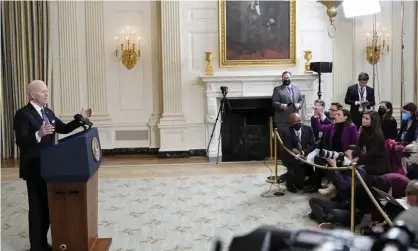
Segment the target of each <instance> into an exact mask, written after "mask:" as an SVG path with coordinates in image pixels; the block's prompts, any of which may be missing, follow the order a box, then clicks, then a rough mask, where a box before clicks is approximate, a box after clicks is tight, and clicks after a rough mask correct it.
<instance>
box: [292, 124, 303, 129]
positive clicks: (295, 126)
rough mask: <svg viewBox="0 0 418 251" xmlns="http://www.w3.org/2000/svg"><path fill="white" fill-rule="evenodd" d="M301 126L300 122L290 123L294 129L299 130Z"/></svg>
mask: <svg viewBox="0 0 418 251" xmlns="http://www.w3.org/2000/svg"><path fill="white" fill-rule="evenodd" d="M301 127H302V123H296V124H293V125H292V128H293V129H294V130H296V131H299V130H300V128H301Z"/></svg>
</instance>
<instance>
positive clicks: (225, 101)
mask: <svg viewBox="0 0 418 251" xmlns="http://www.w3.org/2000/svg"><path fill="white" fill-rule="evenodd" d="M220 89H221V93H222V99H221V103H220V105H219V110H218V114H217V115H216V119H215V124H214V125H213V129H212V133H211V134H210V139H209V143H208V147H207V148H206V155H208V156H209V147H210V144H211V143H212V139H213V135H214V133H215V129H216V125H217V124H218V121H219V118H221V125H220V131H219V137H218V151H217V154H216V164H218V162H219V150H220V142H221V137H222V117H223V116H224V114H225V104H227V105H228V108H229V109H230V110H231V106H230V105H229V102H228V99H227V98H226V95H228V86H221V88H220Z"/></svg>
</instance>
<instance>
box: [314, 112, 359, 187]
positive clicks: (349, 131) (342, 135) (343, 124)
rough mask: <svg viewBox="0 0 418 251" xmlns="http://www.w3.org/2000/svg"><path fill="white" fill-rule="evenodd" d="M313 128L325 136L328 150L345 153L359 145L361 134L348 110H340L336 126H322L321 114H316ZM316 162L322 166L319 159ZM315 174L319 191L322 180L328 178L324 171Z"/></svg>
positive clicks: (336, 117)
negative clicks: (351, 146)
mask: <svg viewBox="0 0 418 251" xmlns="http://www.w3.org/2000/svg"><path fill="white" fill-rule="evenodd" d="M312 128H313V129H318V130H319V131H320V132H323V133H324V134H325V138H324V139H323V142H322V144H323V146H325V147H324V148H325V149H326V150H331V151H335V152H343V151H344V150H345V149H347V148H348V146H350V145H357V143H358V138H359V133H358V130H357V127H356V126H355V125H354V124H353V123H352V121H351V115H350V111H348V110H347V109H342V110H338V111H337V112H336V114H335V118H334V124H330V125H323V124H321V123H320V119H319V113H318V112H315V113H314V120H313V124H312ZM315 162H316V163H317V164H321V163H320V161H319V160H318V158H316V160H315ZM323 164H325V163H323ZM315 172H316V173H315V176H316V178H315V184H314V189H316V190H318V189H320V188H321V183H322V179H323V177H325V176H326V172H324V171H323V170H315Z"/></svg>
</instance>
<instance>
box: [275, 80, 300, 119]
mask: <svg viewBox="0 0 418 251" xmlns="http://www.w3.org/2000/svg"><path fill="white" fill-rule="evenodd" d="M286 88H287V86H285V85H279V86H276V87H275V88H274V90H273V96H272V98H271V99H272V102H273V108H274V122H276V123H288V119H289V116H290V114H292V113H295V112H298V111H299V110H300V109H302V106H303V98H302V94H301V93H300V90H299V88H297V87H296V86H294V85H292V88H293V96H294V99H295V103H298V104H299V105H300V108H299V109H296V106H295V105H294V104H292V105H291V106H289V107H288V109H287V110H283V108H282V105H285V104H289V103H290V102H293V101H292V99H291V97H290V95H289V92H288V91H287V89H286Z"/></svg>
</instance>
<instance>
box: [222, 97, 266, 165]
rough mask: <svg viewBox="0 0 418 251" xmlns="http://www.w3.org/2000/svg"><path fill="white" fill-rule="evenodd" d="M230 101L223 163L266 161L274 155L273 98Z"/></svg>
mask: <svg viewBox="0 0 418 251" xmlns="http://www.w3.org/2000/svg"><path fill="white" fill-rule="evenodd" d="M228 101H229V106H228V105H226V107H225V113H224V115H223V116H222V121H223V122H222V135H221V137H222V161H223V162H229V161H253V160H264V159H265V158H266V157H268V156H269V155H270V141H269V135H270V131H269V130H270V129H269V119H270V117H271V116H272V115H273V107H272V104H271V98H240V99H235V98H233V99H232V98H231V99H228Z"/></svg>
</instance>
